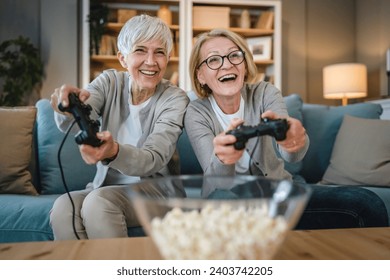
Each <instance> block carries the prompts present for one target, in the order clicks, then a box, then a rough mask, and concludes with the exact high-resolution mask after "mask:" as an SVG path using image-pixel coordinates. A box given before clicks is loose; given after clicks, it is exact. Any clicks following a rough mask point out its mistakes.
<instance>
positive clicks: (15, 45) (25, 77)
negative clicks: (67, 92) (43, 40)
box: [0, 36, 44, 106]
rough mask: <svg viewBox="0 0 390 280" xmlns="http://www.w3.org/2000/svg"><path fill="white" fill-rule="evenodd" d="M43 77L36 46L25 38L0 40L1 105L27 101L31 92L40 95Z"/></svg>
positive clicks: (22, 103) (19, 103)
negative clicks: (0, 41)
mask: <svg viewBox="0 0 390 280" xmlns="http://www.w3.org/2000/svg"><path fill="white" fill-rule="evenodd" d="M43 77H44V72H43V63H42V60H41V58H40V55H39V50H38V49H37V48H35V47H34V45H33V44H32V43H31V42H30V40H29V39H28V38H25V37H23V36H19V37H18V38H16V39H11V40H7V41H4V42H2V43H1V44H0V86H1V87H0V106H22V105H28V104H29V98H30V96H31V95H32V94H34V93H38V96H40V93H39V90H40V87H41V85H42V80H43Z"/></svg>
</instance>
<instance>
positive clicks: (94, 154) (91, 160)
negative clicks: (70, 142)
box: [79, 131, 119, 164]
mask: <svg viewBox="0 0 390 280" xmlns="http://www.w3.org/2000/svg"><path fill="white" fill-rule="evenodd" d="M96 136H97V138H99V139H100V140H102V141H103V144H102V145H100V146H99V147H93V146H91V145H85V144H83V145H80V146H79V150H80V153H81V157H82V158H83V160H84V161H85V162H86V163H87V164H96V163H97V162H98V161H101V160H105V159H112V158H114V157H116V155H117V154H118V151H119V145H118V143H117V142H115V141H114V139H113V138H112V135H111V133H110V132H109V131H102V132H98V133H97V134H96Z"/></svg>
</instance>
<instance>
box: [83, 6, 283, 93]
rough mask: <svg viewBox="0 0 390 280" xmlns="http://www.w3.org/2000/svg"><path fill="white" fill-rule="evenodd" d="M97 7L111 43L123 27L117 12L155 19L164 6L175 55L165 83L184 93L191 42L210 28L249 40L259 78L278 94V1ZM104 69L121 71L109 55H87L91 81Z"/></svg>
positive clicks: (115, 60)
mask: <svg viewBox="0 0 390 280" xmlns="http://www.w3.org/2000/svg"><path fill="white" fill-rule="evenodd" d="M101 2H102V3H104V4H105V5H106V6H107V7H108V8H109V10H110V16H109V18H110V21H109V23H108V24H107V26H106V33H107V35H108V36H113V37H114V38H115V37H116V36H117V35H118V33H119V31H120V29H121V27H122V26H123V23H119V22H118V20H119V18H118V15H119V12H120V11H123V10H125V11H126V10H127V11H128V10H132V11H133V12H134V13H136V14H141V13H148V14H150V15H157V14H158V10H159V9H160V8H161V7H162V6H163V5H166V6H168V7H169V10H170V11H171V12H172V22H171V23H170V25H169V26H170V28H171V31H172V35H173V39H174V51H173V54H172V56H171V59H170V61H169V64H168V69H167V72H166V75H165V78H166V79H171V78H173V77H175V75H176V76H177V75H178V77H179V78H178V85H179V86H180V87H181V88H183V89H185V90H190V89H191V81H190V78H189V75H188V63H189V57H190V53H191V48H192V44H193V40H194V37H195V36H197V35H198V34H199V33H202V32H205V31H208V30H210V29H212V28H215V27H226V28H229V29H231V30H232V31H234V32H236V33H238V34H240V35H242V36H243V37H245V38H246V39H248V43H249V45H250V46H251V47H252V50H253V52H254V53H255V55H254V57H255V61H256V65H257V66H258V71H259V79H261V78H265V79H269V80H270V81H271V82H273V83H274V84H275V85H276V86H277V87H278V88H279V89H281V84H282V83H281V1H278V0H274V1H273V0H264V1H261V0H235V1H232V0H214V1H212V0H211V1H210V0H208V1H206V0H176V1H174V0H171V1H158V0H154V1H149V0H144V1H140V0H138V1H134V0H128V1H124V0H122V1H120V0H116V1H114V0H113V1H101ZM204 12H206V13H211V14H206V15H204V14H202V13H204ZM213 12H214V13H216V14H213ZM122 21H123V20H122ZM107 68H117V69H122V68H121V66H120V64H119V62H118V61H117V58H116V56H115V55H114V54H113V53H111V54H106V53H104V52H103V53H100V54H93V55H91V56H90V68H89V78H90V80H91V79H93V78H94V77H95V76H96V75H97V74H99V73H100V72H101V71H102V70H103V69H107Z"/></svg>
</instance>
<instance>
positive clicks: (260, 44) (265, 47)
mask: <svg viewBox="0 0 390 280" xmlns="http://www.w3.org/2000/svg"><path fill="white" fill-rule="evenodd" d="M246 41H247V43H248V47H249V49H250V51H251V52H252V55H253V59H254V60H270V59H271V49H272V37H270V36H264V37H255V38H248V39H246Z"/></svg>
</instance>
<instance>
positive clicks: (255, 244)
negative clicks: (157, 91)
mask: <svg viewBox="0 0 390 280" xmlns="http://www.w3.org/2000/svg"><path fill="white" fill-rule="evenodd" d="M287 229H288V225H287V223H286V221H285V220H284V219H283V218H282V217H277V218H275V219H272V218H270V217H269V216H268V215H267V212H266V208H264V207H263V208H245V207H240V208H232V207H231V206H229V205H228V204H222V205H221V206H220V207H219V208H213V207H211V206H206V207H205V208H203V209H202V210H201V211H197V210H193V211H190V212H183V211H182V210H181V209H179V208H174V209H172V210H171V211H169V212H168V213H167V214H166V215H165V217H164V218H163V219H160V218H154V219H153V220H152V222H151V236H152V238H153V239H154V241H155V242H156V244H157V245H158V247H159V249H160V252H161V254H162V255H163V257H164V258H165V259H182V260H184V259H203V260H204V259H270V258H272V257H273V255H274V253H275V252H276V250H277V248H278V247H279V245H280V243H281V242H282V241H283V239H284V237H285V234H286V232H287Z"/></svg>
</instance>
